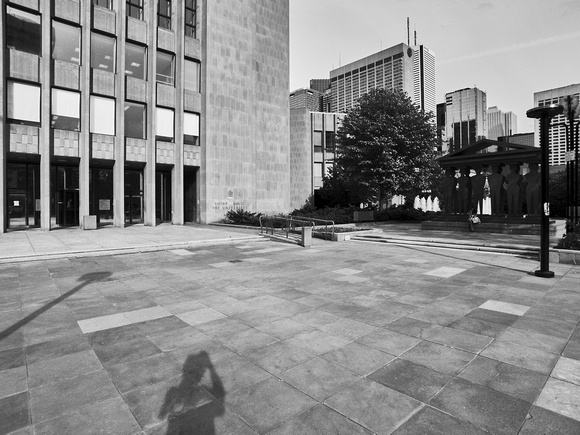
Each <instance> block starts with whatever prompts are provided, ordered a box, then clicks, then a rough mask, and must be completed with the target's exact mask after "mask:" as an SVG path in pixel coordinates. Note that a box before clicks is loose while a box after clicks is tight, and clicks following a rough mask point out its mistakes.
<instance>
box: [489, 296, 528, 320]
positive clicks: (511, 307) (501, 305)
mask: <svg viewBox="0 0 580 435" xmlns="http://www.w3.org/2000/svg"><path fill="white" fill-rule="evenodd" d="M479 308H483V309H484V310H491V311H499V312H500V313H506V314H515V315H516V316H523V315H524V314H526V311H528V310H529V309H530V307H528V306H526V305H519V304H510V303H509V302H501V301H494V300H489V301H487V302H485V303H483V304H481V305H480V306H479Z"/></svg>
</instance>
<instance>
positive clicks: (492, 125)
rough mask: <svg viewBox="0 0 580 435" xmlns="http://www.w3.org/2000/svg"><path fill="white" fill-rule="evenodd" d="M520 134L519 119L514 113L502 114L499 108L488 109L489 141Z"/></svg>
mask: <svg viewBox="0 0 580 435" xmlns="http://www.w3.org/2000/svg"><path fill="white" fill-rule="evenodd" d="M517 132H518V117H517V116H516V114H515V113H513V112H502V111H501V110H499V109H498V108H497V106H492V107H488V108H487V139H491V140H498V138H499V137H501V136H511V135H514V134H517Z"/></svg>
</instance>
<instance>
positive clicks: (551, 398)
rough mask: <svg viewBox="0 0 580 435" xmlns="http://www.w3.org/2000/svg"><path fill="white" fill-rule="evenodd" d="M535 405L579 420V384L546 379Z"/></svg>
mask: <svg viewBox="0 0 580 435" xmlns="http://www.w3.org/2000/svg"><path fill="white" fill-rule="evenodd" d="M536 405H537V406H541V407H542V408H546V409H549V410H550V411H554V412H555V413H557V414H561V415H565V416H566V417H570V418H573V419H574V420H580V386H578V385H575V384H571V383H569V382H564V381H561V380H559V379H553V378H550V379H548V382H546V386H545V387H544V389H543V390H542V392H541V393H540V397H538V400H537V402H536Z"/></svg>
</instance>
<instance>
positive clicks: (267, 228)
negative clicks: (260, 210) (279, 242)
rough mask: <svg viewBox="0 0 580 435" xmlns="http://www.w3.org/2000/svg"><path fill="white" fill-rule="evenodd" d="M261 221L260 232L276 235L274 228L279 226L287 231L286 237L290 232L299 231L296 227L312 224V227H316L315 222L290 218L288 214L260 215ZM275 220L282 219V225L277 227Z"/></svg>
mask: <svg viewBox="0 0 580 435" xmlns="http://www.w3.org/2000/svg"><path fill="white" fill-rule="evenodd" d="M259 221H260V234H264V233H266V234H268V232H269V233H270V234H272V235H274V229H275V228H279V229H280V230H282V231H284V232H285V233H286V238H288V237H289V234H290V233H293V234H295V233H297V231H296V228H297V227H305V226H310V227H314V223H312V222H309V221H305V220H299V219H289V217H288V216H264V215H262V216H260V218H259ZM275 221H281V222H283V225H282V226H278V227H276V226H275V225H274V222H275Z"/></svg>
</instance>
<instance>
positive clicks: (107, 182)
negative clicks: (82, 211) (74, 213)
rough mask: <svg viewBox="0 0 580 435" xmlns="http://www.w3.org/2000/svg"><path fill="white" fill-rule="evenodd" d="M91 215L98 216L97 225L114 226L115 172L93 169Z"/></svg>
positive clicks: (91, 175) (91, 178)
mask: <svg viewBox="0 0 580 435" xmlns="http://www.w3.org/2000/svg"><path fill="white" fill-rule="evenodd" d="M89 190H90V198H91V200H90V205H89V208H90V213H91V214H92V215H96V216H97V225H112V224H113V170H112V169H97V168H93V169H91V174H90V187H89Z"/></svg>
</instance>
